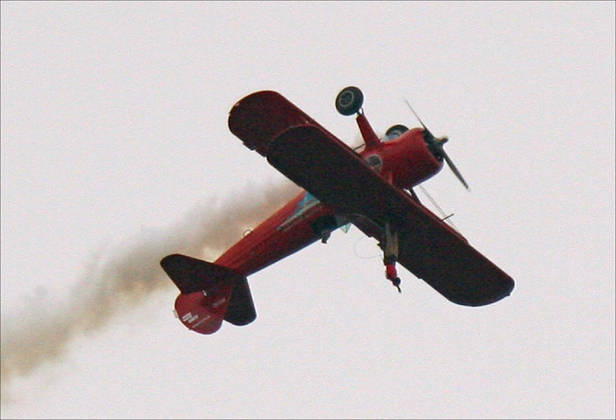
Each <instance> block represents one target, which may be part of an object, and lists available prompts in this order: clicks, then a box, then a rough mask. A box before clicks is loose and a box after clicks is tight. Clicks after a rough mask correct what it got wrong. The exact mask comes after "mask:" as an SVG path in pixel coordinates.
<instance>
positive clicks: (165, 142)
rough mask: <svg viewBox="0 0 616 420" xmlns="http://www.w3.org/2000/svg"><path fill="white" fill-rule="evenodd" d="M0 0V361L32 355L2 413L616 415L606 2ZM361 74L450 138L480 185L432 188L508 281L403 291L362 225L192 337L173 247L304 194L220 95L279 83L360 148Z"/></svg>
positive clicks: (255, 282)
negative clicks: (238, 313)
mask: <svg viewBox="0 0 616 420" xmlns="http://www.w3.org/2000/svg"><path fill="white" fill-rule="evenodd" d="M1 7H2V10H1V11H2V157H1V158H2V173H1V175H2V209H1V210H2V267H1V269H2V271H1V273H2V290H1V291H2V346H3V348H2V360H3V364H4V363H5V360H9V359H11V358H14V359H15V358H18V357H19V356H20V355H21V356H22V359H23V360H21V362H24V360H25V361H28V360H30V362H32V363H33V364H34V366H33V367H32V369H30V370H28V371H27V372H28V373H27V374H25V375H19V374H11V376H10V380H7V379H5V378H4V375H3V382H2V417H3V418H12V417H29V418H32V417H44V418H48V417H52V418H53V417H79V418H81V417H86V418H89V417H99V418H100V417H104V418H115V417H121V418H133V417H160V418H168V417H171V418H176V417H183V418H193V417H276V418H277V417H280V418H287V417H362V418H366V417H368V418H371V417H386V418H390V417H402V418H409V417H431V418H432V417H472V418H494V417H497V418H502V417H506V418H511V417H514V418H515V417H550V418H561V417H566V418H571V417H586V418H599V417H600V418H610V417H611V418H613V417H614V416H615V410H614V404H615V402H614V393H615V378H614V371H615V366H614V359H615V353H614V340H615V334H614V331H615V327H614V289H615V287H614V275H615V272H614V271H615V270H614V137H615V131H614V91H615V83H614V61H615V58H614V43H615V41H614V3H613V2H601V3H587V2H579V3H572V2H568V3H501V2H499V3H484V2H481V3H461V4H459V3H449V2H447V3H436V4H432V3H430V4H427V3H416V2H409V3H406V2H404V3H381V2H379V3H376V2H374V3H351V2H341V3H333V2H326V3H317V4H313V3H310V4H308V3H295V2H293V3H279V2H272V3H269V2H268V3H262V4H261V3H197V2H191V3H148V4H141V3H101V2H96V3H30V2H22V3H17V2H3V3H2V6H1ZM351 84H353V85H357V86H359V87H360V88H361V89H362V90H363V92H364V96H365V103H364V108H365V111H366V115H367V116H368V118H369V119H370V120H371V122H372V124H373V125H374V127H375V128H376V129H377V131H381V132H382V131H384V130H385V129H386V128H387V127H389V126H390V125H393V124H396V123H405V124H406V125H409V126H413V125H416V122H415V121H414V120H413V118H412V117H411V116H410V114H409V112H408V110H407V109H406V106H405V105H404V102H403V98H404V97H407V98H408V99H409V100H410V101H411V103H412V104H413V106H414V107H415V109H416V110H417V111H418V112H419V114H420V115H421V117H422V119H423V120H424V121H425V122H426V124H428V126H429V127H430V128H431V130H432V131H433V132H434V133H435V134H437V135H443V134H448V135H449V136H450V139H451V140H450V142H449V143H448V145H447V146H448V149H447V150H448V153H449V154H450V155H451V156H452V157H453V159H454V160H455V162H456V164H457V166H458V167H459V168H460V170H461V171H462V173H463V174H464V176H465V178H466V179H467V180H468V181H469V183H470V185H471V188H472V192H471V193H468V192H466V191H464V189H463V188H462V187H461V186H460V185H459V183H458V182H457V180H456V179H455V178H454V177H453V175H451V173H450V172H448V171H443V172H442V173H440V174H439V175H437V176H436V177H435V178H434V179H432V180H430V181H428V182H426V183H425V186H426V188H428V190H429V191H430V192H431V194H432V195H433V196H434V197H435V198H436V199H437V200H438V201H439V203H440V205H441V206H442V207H444V208H445V209H446V211H450V212H455V216H454V219H453V220H454V222H455V224H456V226H457V227H458V228H459V229H460V230H461V231H462V232H463V233H464V234H465V235H466V236H467V238H468V239H469V240H470V242H471V243H472V244H473V245H474V246H475V247H476V248H478V249H479V250H480V251H481V252H482V253H484V254H485V255H486V256H488V257H489V258H490V259H492V260H493V261H494V262H495V263H497V264H498V265H499V266H500V267H501V268H503V269H504V270H505V271H506V272H508V273H509V274H510V275H511V276H512V277H513V278H514V279H515V280H516V288H515V289H514V292H513V294H512V295H511V296H510V297H509V298H507V299H505V300H503V301H501V302H498V303H496V304H494V305H490V306H487V307H482V308H467V307H461V306H456V305H454V304H452V303H450V302H448V301H447V300H445V299H444V298H442V297H441V296H440V295H438V294H437V293H436V292H435V291H433V290H432V289H431V288H430V287H429V286H427V285H426V284H425V283H423V282H422V281H419V280H417V279H415V278H414V277H413V276H412V275H411V274H410V273H408V272H406V271H403V272H402V273H401V274H402V277H403V283H402V287H403V294H402V295H399V294H398V293H397V292H396V291H395V289H394V288H393V287H391V284H390V283H389V282H387V281H386V280H385V279H384V277H383V267H382V265H381V261H380V260H381V258H380V256H378V253H377V248H376V246H375V244H374V243H373V242H372V241H371V240H368V239H362V236H361V234H360V232H359V231H358V230H357V229H352V230H351V232H350V233H349V234H346V235H345V234H343V233H341V232H337V233H336V234H335V235H333V237H332V239H331V240H330V242H329V243H328V244H327V245H321V244H315V245H313V246H312V247H310V248H307V249H305V250H304V251H302V252H300V253H298V254H295V255H293V256H291V257H290V258H288V259H286V260H285V261H283V262H281V263H279V264H277V265H274V266H272V267H269V268H267V269H265V270H263V271H261V272H259V273H257V274H255V275H254V276H252V277H251V278H250V279H249V280H250V283H251V288H252V291H253V296H254V300H255V305H256V308H257V313H258V318H257V320H256V321H255V322H254V323H253V324H251V325H250V326H247V327H242V328H238V327H234V326H231V325H229V324H225V325H223V328H222V329H221V330H220V331H219V332H218V333H217V334H215V335H213V336H202V335H199V334H195V333H192V332H190V331H188V330H186V329H185V328H184V327H183V326H182V325H181V324H180V323H179V322H178V321H177V320H176V319H174V318H173V316H172V312H171V310H172V307H173V301H174V299H175V296H176V294H177V291H176V289H175V288H174V287H173V285H172V284H171V282H165V280H164V278H163V276H162V271H161V270H160V269H159V268H158V259H159V256H162V255H159V254H161V253H163V252H166V251H168V250H169V252H173V251H178V250H181V249H188V250H192V251H194V252H197V251H195V250H197V249H201V248H200V247H202V246H204V245H211V244H213V243H215V245H211V247H210V248H211V249H209V251H208V252H209V254H208V255H211V254H214V253H215V251H216V250H217V249H218V248H220V247H221V245H222V244H224V243H225V241H228V240H229V239H231V238H232V237H233V235H236V233H237V232H236V231H237V230H238V229H239V230H241V229H243V228H244V227H246V226H244V225H245V224H250V223H252V222H253V221H250V220H249V219H250V215H259V216H260V215H261V214H262V213H263V214H265V213H266V211H265V210H263V211H257V210H256V209H260V208H262V206H263V203H265V202H270V203H273V204H274V205H275V204H277V203H278V202H279V201H280V199H281V196H283V195H284V194H287V193H288V190H284V191H285V192H284V193H283V192H281V191H282V190H281V187H280V185H283V184H284V179H283V177H282V176H281V175H279V174H277V173H276V171H275V170H274V169H272V168H270V167H269V166H268V165H267V162H266V161H265V160H264V159H263V158H262V157H260V156H259V155H257V154H256V153H253V152H250V151H249V150H248V149H246V148H245V147H243V145H242V144H241V142H240V141H239V140H238V139H236V138H235V137H234V136H233V135H232V134H231V133H229V131H228V129H227V114H228V111H229V109H230V107H231V106H232V105H233V104H234V103H235V101H237V100H238V99H240V98H241V97H243V96H244V95H246V94H248V93H251V92H253V91H256V90H261V89H273V90H277V91H279V92H281V93H282V94H283V95H285V96H286V97H287V98H289V99H290V100H291V101H293V102H294V103H295V104H297V105H298V106H300V107H301V108H303V109H304V110H305V111H306V112H307V113H308V114H310V115H311V116H312V117H313V118H315V119H316V120H317V121H319V122H320V123H321V124H322V125H324V126H325V127H327V128H328V129H329V130H330V131H332V132H333V133H334V134H336V135H337V136H339V137H340V138H341V139H343V140H344V141H346V142H349V143H350V142H353V141H354V139H355V138H356V135H357V129H356V126H355V123H354V121H353V119H352V118H344V117H342V116H340V115H338V114H337V113H336V111H335V109H334V106H333V101H334V98H335V95H336V94H337V93H338V91H339V90H340V89H341V88H342V87H344V86H347V85H351ZM287 195H288V194H287ZM230 203H233V204H230ZM270 207H271V206H270ZM268 211H269V209H268ZM214 226H215V227H217V228H220V229H221V230H220V232H223V233H221V234H220V235H212V232H213V231H212V229H214ZM227 227H228V229H226V228H227ZM368 257H374V258H368ZM137 263H139V264H137ZM131 264H132V265H131ZM137 265H138V266H139V267H140V268H139V269H136V268H135V266H137ZM133 270H135V271H133ZM133 272H134V273H135V274H134V277H135V278H136V279H141V280H143V279H149V278H150V277H151V278H152V283H147V282H144V283H139V286H138V287H137V286H135V287H133V288H131V287H132V286H134V284H132V283H130V284H127V283H121V286H119V285H120V282H119V281H117V279H118V278H120V277H121V278H122V279H124V280H126V279H127V278H132V277H131V276H132V273H133ZM119 276H120V277H119ZM110 284H111V285H116V286H113V287H112V286H110ZM152 284H153V285H155V286H152ZM131 285H132V286H131ZM161 285H162V286H161ZM109 290H111V292H114V293H109ZM115 292H117V294H116V293H115ZM96 296H98V297H100V296H103V297H102V298H100V299H99V298H96V299H99V300H96V299H95V298H94V297H96ZM101 302H102V303H101ZM103 310H104V312H103ZM67 320H70V321H67ZM75 320H78V321H79V322H78V323H77V321H75ZM71 323H72V324H71ZM69 336H70V337H72V338H70V339H66V340H64V338H65V337H69ZM63 340H64V341H63ZM16 343H17V344H16ZM58 343H62V345H59V344H58ZM42 344H45V345H46V346H42ZM52 344H58V345H57V346H55V347H54V346H52ZM40 348H42V349H46V350H45V351H50V349H53V351H54V352H55V353H53V354H51V353H46V354H45V355H44V357H42V356H41V354H40V351H43V350H39V349H40ZM37 352H39V353H38V354H37ZM37 360H42V361H43V362H42V363H38V362H36V361H37ZM4 369H5V368H4V366H3V371H4Z"/></svg>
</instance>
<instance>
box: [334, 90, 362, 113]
mask: <svg viewBox="0 0 616 420" xmlns="http://www.w3.org/2000/svg"><path fill="white" fill-rule="evenodd" d="M363 104H364V94H363V93H361V90H359V88H356V87H355V86H348V87H345V88H344V89H342V90H341V91H340V93H339V94H338V96H336V109H337V110H338V112H339V113H341V114H342V115H353V114H356V113H358V112H359V110H360V109H361V106H362V105H363Z"/></svg>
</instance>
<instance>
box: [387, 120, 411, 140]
mask: <svg viewBox="0 0 616 420" xmlns="http://www.w3.org/2000/svg"><path fill="white" fill-rule="evenodd" d="M407 131H409V128H408V127H407V126H406V125H402V124H396V125H392V126H391V127H389V128H388V129H387V131H386V132H385V136H386V137H387V138H390V139H395V138H396V137H400V136H401V135H402V133H405V132H407Z"/></svg>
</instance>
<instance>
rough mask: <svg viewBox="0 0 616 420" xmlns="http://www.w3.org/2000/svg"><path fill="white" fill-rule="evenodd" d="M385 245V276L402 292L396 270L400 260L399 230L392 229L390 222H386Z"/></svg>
mask: <svg viewBox="0 0 616 420" xmlns="http://www.w3.org/2000/svg"><path fill="white" fill-rule="evenodd" d="M384 245H385V246H384V247H383V263H384V264H385V277H386V278H387V280H389V281H391V283H392V284H393V285H394V286H395V287H396V288H397V289H398V292H400V293H402V289H400V277H398V270H396V261H398V249H399V248H398V232H396V231H395V230H392V228H391V224H390V223H389V222H386V223H385V244H384Z"/></svg>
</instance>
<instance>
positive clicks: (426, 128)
mask: <svg viewBox="0 0 616 420" xmlns="http://www.w3.org/2000/svg"><path fill="white" fill-rule="evenodd" d="M404 102H406V105H407V106H408V107H409V109H410V110H411V112H412V113H413V115H414V116H415V118H417V121H419V124H421V126H422V127H423V129H424V130H426V131H427V132H428V133H430V130H428V127H426V125H425V124H424V123H423V121H422V120H421V118H419V115H417V113H416V112H415V110H414V109H413V107H412V106H411V103H410V102H409V101H408V100H407V99H406V98H404ZM430 134H432V133H430Z"/></svg>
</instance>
